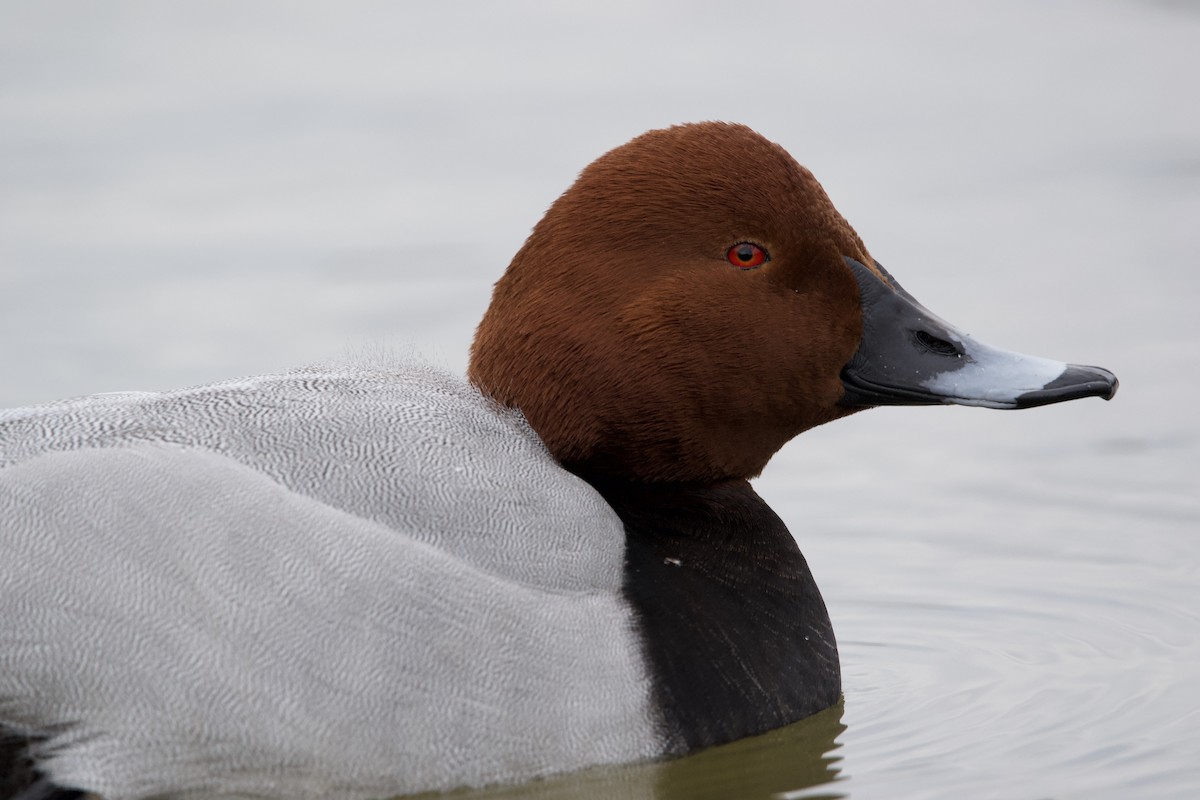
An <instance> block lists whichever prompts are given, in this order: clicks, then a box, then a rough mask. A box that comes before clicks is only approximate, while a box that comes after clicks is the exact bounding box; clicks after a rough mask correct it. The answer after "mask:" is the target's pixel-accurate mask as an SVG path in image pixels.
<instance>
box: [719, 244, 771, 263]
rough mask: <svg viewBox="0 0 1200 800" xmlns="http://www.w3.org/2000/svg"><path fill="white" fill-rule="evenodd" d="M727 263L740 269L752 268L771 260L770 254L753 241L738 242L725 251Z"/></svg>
mask: <svg viewBox="0 0 1200 800" xmlns="http://www.w3.org/2000/svg"><path fill="white" fill-rule="evenodd" d="M725 258H727V259H729V263H730V264H733V265H734V266H735V267H740V268H741V269H754V268H755V267H757V266H759V265H760V264H765V263H766V262H768V261H770V260H771V256H770V254H769V253H767V251H766V250H764V249H762V248H761V247H759V246H758V245H756V244H755V243H754V242H739V243H737V244H735V245H734V246H733V247H731V248H729V250H728V251H727V252H726V253H725Z"/></svg>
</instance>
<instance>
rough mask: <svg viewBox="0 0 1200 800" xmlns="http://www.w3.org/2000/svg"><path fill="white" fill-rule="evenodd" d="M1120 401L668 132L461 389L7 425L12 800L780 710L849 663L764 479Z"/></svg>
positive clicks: (607, 171)
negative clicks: (816, 444) (1013, 419)
mask: <svg viewBox="0 0 1200 800" xmlns="http://www.w3.org/2000/svg"><path fill="white" fill-rule="evenodd" d="M1116 388H1117V381H1116V378H1115V377H1114V376H1113V375H1112V374H1111V373H1110V372H1107V371H1106V370H1103V369H1099V368H1095V367H1082V366H1075V365H1068V364H1064V363H1062V362H1057V361H1050V360H1046V359H1041V358H1033V357H1029V356H1023V355H1019V354H1015V353H1010V352H1005V351H1001V350H997V349H993V348H990V347H988V346H986V345H983V344H981V343H979V342H977V341H976V340H974V339H972V338H971V337H969V336H967V335H965V334H963V333H961V332H959V331H958V330H957V329H956V328H954V327H953V326H951V325H949V324H948V323H946V322H944V321H942V320H941V319H939V318H938V317H936V316H934V315H933V314H931V313H929V312H928V311H926V310H925V309H924V308H923V307H922V306H921V305H920V304H919V303H918V302H917V301H916V300H915V299H913V297H911V296H910V295H909V294H908V293H907V292H905V291H904V290H903V289H902V288H901V287H900V285H899V284H898V283H897V282H896V281H895V279H893V278H892V277H891V276H890V275H889V274H888V273H887V272H886V271H885V270H884V269H883V267H882V266H880V264H879V262H877V261H876V260H875V259H874V258H872V257H871V255H870V253H869V252H868V251H867V249H866V247H865V246H864V245H863V242H862V240H860V239H859V237H858V235H857V234H856V233H855V232H854V230H853V229H851V227H850V226H849V225H848V224H847V223H846V221H845V220H844V219H842V217H841V216H840V215H839V214H838V212H837V211H836V210H835V209H834V207H833V205H832V204H831V203H830V201H829V199H828V198H827V197H826V195H825V193H824V191H823V190H822V188H821V186H820V184H818V183H817V181H816V179H815V178H814V177H813V176H812V174H811V173H809V172H808V170H806V169H804V168H803V167H801V166H800V165H799V164H797V163H796V162H795V161H794V160H793V159H792V158H791V156H789V155H788V153H787V152H785V151H784V149H783V148H782V147H780V146H778V145H776V144H773V143H771V142H770V141H768V140H766V139H764V138H763V137H762V136H760V135H758V134H756V133H755V132H753V131H751V130H750V129H748V128H746V127H743V126H740V125H733V124H723V123H702V124H693V125H681V126H678V127H673V128H669V129H666V130H658V131H651V132H649V133H646V134H644V135H642V136H639V137H637V138H636V139H634V140H633V141H631V142H629V143H628V144H625V145H623V146H621V147H618V148H617V149H615V150H613V151H611V152H609V153H607V154H606V155H604V156H602V157H601V158H599V159H598V160H597V161H595V162H594V163H593V164H591V165H590V166H589V167H587V168H586V169H585V170H584V171H583V172H582V174H581V175H580V176H579V178H578V180H577V181H576V182H575V183H574V185H573V186H571V187H570V188H569V189H568V190H567V191H566V193H564V194H563V195H562V197H560V198H559V199H558V200H557V201H556V202H555V203H554V204H553V205H552V206H551V208H550V210H549V211H548V212H547V213H546V215H545V217H544V218H543V219H542V220H541V221H540V222H539V223H538V224H537V226H536V228H535V229H534V230H533V233H532V234H531V235H530V237H529V239H528V240H527V241H526V242H525V244H524V246H523V247H522V248H521V250H520V251H519V252H518V253H517V255H516V257H515V258H514V259H513V261H512V263H511V265H510V266H509V268H508V270H507V272H506V273H505V274H504V275H503V277H502V278H501V279H500V281H499V282H498V283H497V284H496V287H495V292H494V295H493V298H492V303H491V307H490V308H489V309H488V311H487V314H486V315H485V316H484V318H483V321H482V322H481V324H480V325H479V329H478V331H477V334H476V337H475V342H474V345H473V347H472V350H471V362H470V369H469V372H468V375H467V380H463V379H462V378H459V377H455V376H451V375H446V374H442V373H440V372H438V371H436V370H433V369H431V368H428V367H425V366H420V365H414V364H411V363H348V364H343V365H339V366H330V367H321V368H309V369H301V370H297V371H294V372H288V373H285V374H279V375H271V376H267V377H258V378H251V379H245V380H238V381H232V382H229V383H221V384H216V385H212V386H203V387H200V388H193V389H186V390H183V391H177V392H169V393H163V394H152V393H129V394H121V395H99V396H95V397H88V398H83V399H74V400H66V401H62V402H58V403H52V404H49V405H44V406H39V407H35V408H26V409H18V410H14V411H8V412H0V552H2V555H0V586H2V587H3V588H2V591H0V728H2V729H3V730H4V731H6V732H7V734H8V735H9V739H8V743H7V744H6V745H4V746H2V747H0V760H2V761H3V762H5V763H0V770H3V771H4V772H5V774H7V775H9V780H10V786H9V789H8V791H9V792H12V793H15V792H24V794H21V795H20V796H21V797H22V798H65V797H71V796H76V795H77V793H80V792H85V791H86V792H91V793H96V794H99V795H101V796H103V797H105V798H108V800H135V799H136V798H154V797H196V798H200V797H204V798H218V797H220V798H224V797H245V796H253V797H279V798H291V799H292V800H296V799H297V798H334V797H338V798H376V797H378V798H383V797H389V796H394V795H397V794H404V793H411V792H418V791H428V790H442V789H452V788H455V787H459V786H464V785H480V784H486V783H491V782H499V781H517V780H524V779H528V778H533V777H535V776H540V775H546V774H550V773H555V772H563V771H567V770H573V769H577V768H581V767H585V766H588V765H595V764H604V763H618V762H627V761H633V760H639V759H651V758H659V757H664V756H674V755H680V754H684V753H688V752H691V751H694V750H696V749H698V748H703V747H707V746H710V745H715V744H719V743H722V742H729V741H731V740H735V739H738V738H741V737H745V736H749V735H752V734H757V733H760V732H763V731H766V730H769V729H772V728H775V727H778V726H782V725H786V724H788V723H790V722H793V721H795V720H799V719H801V718H803V717H805V716H807V715H810V714H813V713H814V712H817V711H819V710H821V709H824V708H827V707H829V706H830V705H832V704H834V703H835V702H836V701H837V700H838V697H839V694H840V691H841V678H840V668H839V662H838V653H837V647H836V644H835V642H834V634H833V630H832V628H831V626H830V622H829V616H828V614H827V613H826V609H825V605H824V602H823V601H822V599H821V595H820V592H819V591H818V589H817V586H816V583H815V582H814V580H813V577H812V575H811V573H810V571H809V568H808V566H807V564H806V563H805V560H804V557H803V556H802V555H801V553H800V551H799V549H798V548H797V546H796V543H795V541H794V540H793V538H792V536H791V535H790V534H789V533H788V530H787V528H786V527H785V526H784V524H783V522H782V521H781V520H780V519H779V517H778V516H776V514H775V513H774V512H772V510H771V509H770V508H769V507H768V506H767V505H766V504H765V503H764V502H763V501H762V500H761V499H760V498H759V497H758V495H757V494H755V492H754V490H753V488H751V486H750V483H749V479H751V478H753V477H754V476H756V475H757V474H758V473H759V472H760V471H761V470H762V469H763V467H764V466H765V465H766V464H767V462H768V460H770V458H771V456H772V454H774V453H775V452H776V451H777V450H778V449H779V448H780V447H781V446H782V445H783V444H784V443H785V442H787V441H788V440H790V439H791V438H792V437H794V436H796V435H797V434H799V433H801V432H803V431H805V430H807V429H808V428H811V427H813V426H815V425H820V424H823V423H826V422H829V421H831V420H835V419H838V418H839V417H843V416H846V415H847V414H851V413H854V412H856V411H858V410H861V409H864V408H868V407H871V406H878V405H921V404H937V403H957V404H963V405H978V406H987V407H991V408H1026V407H1029V406H1036V405H1042V404H1046V403H1054V402H1059V401H1063V400H1072V399H1076V398H1081V397H1089V396H1099V397H1103V398H1110V397H1112V396H1113V393H1114V392H1115V391H1116ZM26 746H27V750H26V751H25V753H24V754H22V752H21V749H20V748H23V747H26ZM18 772H20V774H18ZM18 783H20V784H22V786H19V787H18V786H17V784H18ZM0 785H2V784H0Z"/></svg>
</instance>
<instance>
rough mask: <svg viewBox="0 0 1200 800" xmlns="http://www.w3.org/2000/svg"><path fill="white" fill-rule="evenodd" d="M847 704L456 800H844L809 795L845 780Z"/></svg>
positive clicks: (828, 795)
mask: <svg viewBox="0 0 1200 800" xmlns="http://www.w3.org/2000/svg"><path fill="white" fill-rule="evenodd" d="M842 711H843V703H842V701H839V702H838V704H837V705H836V706H834V707H832V708H829V709H826V710H825V711H822V712H821V713H819V714H816V715H814V716H811V717H809V718H808V719H805V720H801V721H800V722H797V723H796V724H794V725H789V726H788V727H786V728H780V729H779V730H775V731H771V732H769V733H765V734H763V735H762V736H754V737H752V738H749V739H743V740H741V741H738V742H733V743H732V744H727V745H722V746H721V747H713V748H711V749H709V750H704V751H702V752H699V753H696V754H695V755H692V756H688V757H686V758H679V759H674V760H671V761H655V762H650V763H646V764H633V765H628V766H617V767H598V768H595V769H589V770H584V771H583V772H578V773H574V774H571V775H566V776H561V777H557V778H550V779H547V780H541V781H533V782H531V783H525V784H521V785H519V786H504V787H499V788H494V789H468V790H464V791H461V792H454V793H451V794H449V795H444V794H436V793H435V794H428V795H421V797H424V798H434V797H438V798H444V797H452V798H455V799H456V800H516V798H521V800H583V799H584V798H592V799H594V798H600V797H603V798H628V799H629V800H635V799H640V798H645V800H650V799H651V798H653V800H726V798H730V797H737V798H739V800H775V799H776V798H789V800H790V799H791V798H797V799H798V798H804V800H839V799H840V798H844V797H846V795H845V794H842V793H840V792H820V793H818V794H810V793H808V792H806V791H804V790H805V789H810V788H812V787H816V786H822V785H824V784H829V783H832V782H834V781H837V780H839V772H840V767H839V762H840V761H841V757H840V756H838V755H835V754H834V751H835V750H837V749H838V748H839V747H841V745H840V744H839V743H838V741H837V738H838V736H840V735H841V733H842V732H843V731H844V730H846V726H845V725H844V724H843V723H842Z"/></svg>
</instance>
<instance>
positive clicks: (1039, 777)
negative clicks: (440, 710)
mask: <svg viewBox="0 0 1200 800" xmlns="http://www.w3.org/2000/svg"><path fill="white" fill-rule="evenodd" d="M423 6H428V7H423V8H421V9H420V10H417V11H411V10H409V9H408V8H406V7H404V6H401V5H400V4H385V3H379V4H364V3H342V4H336V5H333V4H330V5H321V4H301V3H289V4H286V5H284V4H280V5H272V4H268V3H262V2H243V3H239V4H209V3H206V4H198V3H197V4H171V5H170V6H169V7H168V6H165V5H161V4H153V3H145V4H137V3H111V4H105V5H83V6H81V5H78V4H73V5H67V4H56V3H16V2H7V3H5V4H4V5H3V10H2V12H0V13H2V15H3V19H4V24H3V25H0V375H2V376H3V378H2V379H0V406H11V405H20V404H28V403H34V402H39V401H44V400H50V399H53V398H56V397H60V396H67V395H76V394H85V393H92V392H99V391H116V390H122V389H166V388H172V387H177V386H182V385H187V384H194V383H200V382H205V381H210V380H216V379H221V378H226V377H231V376H236V375H239V374H250V373H261V372H266V371H270V370H275V369H279V368H283V367H288V366H292V365H297V364H303V363H309V362H313V361H317V360H321V359H326V358H331V357H336V356H338V355H340V354H342V353H345V352H346V351H347V350H354V349H360V348H378V347H390V348H394V349H398V350H400V351H408V350H414V351H416V352H420V353H423V354H425V355H427V356H429V357H431V358H432V359H433V360H434V361H436V362H439V363H442V364H445V365H448V366H450V367H451V368H454V369H457V370H460V371H461V370H462V369H463V368H464V366H465V363H466V348H467V345H468V343H469V341H470V336H471V333H472V330H473V327H474V323H475V321H476V320H477V319H478V318H479V316H480V314H481V313H482V311H483V309H484V307H485V306H486V303H487V299H488V292H489V290H490V284H491V282H492V281H494V280H495V278H496V277H497V276H498V275H499V274H500V272H501V270H502V269H503V267H504V265H505V264H507V261H508V258H509V257H510V256H511V254H512V253H513V252H514V251H515V250H516V248H517V247H518V246H519V244H520V242H521V240H522V239H523V238H524V236H525V235H526V233H527V232H528V230H529V228H530V227H531V226H532V224H533V223H534V222H535V221H536V220H537V218H538V217H539V216H540V215H541V213H542V211H543V210H544V209H545V207H546V206H547V205H548V204H549V203H550V202H551V201H552V200H553V198H554V197H555V196H556V195H557V193H558V192H560V191H561V190H562V189H563V188H565V187H566V185H567V184H568V183H569V182H570V181H571V179H572V178H573V176H574V174H575V173H576V172H577V171H578V170H579V169H580V168H581V167H582V166H583V165H585V164H586V163H587V162H588V161H590V160H591V159H592V158H594V157H595V156H596V155H598V154H599V153H601V152H603V151H604V150H606V149H608V148H610V147H612V146H614V145H616V144H619V143H621V142H623V141H625V140H626V139H628V138H630V137H631V136H633V135H635V134H637V133H639V132H641V131H642V130H645V129H647V128H651V127H658V126H662V125H665V124H670V123H674V122H680V121H686V120H698V119H734V120H738V121H742V122H746V123H748V124H750V125H752V126H754V127H756V128H757V129H759V130H760V131H762V132H763V133H765V134H766V135H768V136H769V137H771V138H773V139H775V140H776V141H779V142H781V143H783V144H784V145H785V146H786V147H787V148H788V149H789V150H790V151H791V152H792V153H793V154H794V155H796V156H797V158H798V159H800V160H801V161H802V162H803V163H805V164H807V165H808V166H809V167H811V168H812V169H813V170H814V172H815V173H816V174H817V175H818V177H819V178H820V179H821V180H822V181H823V182H824V184H825V186H826V188H827V190H828V191H829V192H830V194H831V196H832V197H833V199H834V201H835V203H837V205H838V206H839V208H840V209H841V211H842V212H843V213H844V214H845V215H846V216H847V218H848V219H849V220H850V221H851V223H852V224H854V225H855V227H856V228H857V230H858V231H859V233H860V234H862V236H863V237H864V239H865V241H866V242H867V245H868V247H870V248H871V251H872V253H873V255H874V256H875V257H876V258H878V259H880V260H881V261H882V262H883V263H884V264H885V265H886V266H887V267H888V268H889V269H890V270H891V271H892V272H893V274H895V275H896V276H897V277H898V278H899V279H900V280H901V281H902V282H903V283H904V285H905V286H906V288H908V289H909V290H910V291H911V292H912V293H913V294H915V295H916V296H917V297H918V298H919V299H921V300H922V301H923V302H924V303H925V304H926V305H927V306H929V307H930V308H931V309H933V310H934V311H936V312H938V313H939V314H941V315H942V316H944V317H946V318H947V319H949V320H951V321H953V322H956V323H958V324H960V325H962V326H963V327H964V328H966V329H967V330H969V331H971V332H972V333H974V334H976V335H978V336H979V337H980V338H982V339H984V340H985V341H988V342H990V343H992V344H996V345H1000V346H1005V347H1011V348H1014V349H1018V350H1023V351H1026V352H1034V353H1037V354H1040V355H1045V356H1049V357H1053V358H1062V359H1066V360H1074V361H1080V362H1084V363H1097V364H1101V365H1103V366H1106V367H1109V368H1111V369H1113V370H1114V371H1115V372H1116V373H1117V375H1118V376H1119V377H1120V378H1121V381H1122V388H1121V392H1120V394H1119V395H1118V397H1117V399H1116V400H1115V401H1114V402H1112V403H1102V402H1100V401H1097V400H1089V401H1082V402H1079V403H1070V404H1066V405H1061V406H1053V407H1048V408H1043V409H1035V410H1031V411H1027V412H1019V413H1001V412H988V411H981V410H977V409H958V408H946V409H942V408H935V409H881V410H876V411H872V412H869V413H864V414H860V415H857V416H855V417H853V418H850V419H848V420H846V421H842V422H838V423H836V424H834V425H831V426H827V427H826V428H822V429H818V430H815V431H812V432H809V433H807V434H805V435H804V436H802V437H800V438H799V439H798V440H797V441H795V442H793V443H792V444H791V445H789V446H788V447H787V448H785V450H784V451H783V452H781V453H780V454H779V455H778V456H777V457H776V459H775V460H774V461H773V462H772V464H771V465H770V466H769V467H768V469H767V471H766V473H765V474H764V475H763V477H762V478H761V479H760V480H759V481H758V482H757V487H758V489H759V491H760V493H762V494H763V495H764V497H766V498H767V500H768V501H769V502H770V503H771V504H772V505H773V506H774V507H775V508H776V510H777V511H779V513H780V514H781V515H782V516H783V517H784V519H785V521H786V522H787V523H788V525H789V527H790V528H791V529H792V531H793V533H794V534H795V535H796V537H797V539H798V540H799V541H800V543H801V546H802V548H803V550H804V552H805V554H806V556H807V557H808V559H809V562H810V564H811V565H812V567H813V570H814V572H815V574H816V576H817V579H818V581H819V582H820V584H821V587H822V590H823V592H824V594H825V598H826V601H827V602H828V604H829V607H830V611H831V614H832V617H833V621H834V625H835V628H836V630H837V633H838V636H839V641H840V645H841V652H842V662H843V668H844V672H845V696H846V699H845V707H844V711H843V710H839V709H835V710H832V711H830V712H827V713H826V714H825V715H822V716H821V717H819V718H818V719H816V720H813V721H810V722H807V723H802V724H800V725H798V726H794V727H793V728H790V729H787V730H785V731H780V732H776V733H775V734H771V735H769V736H767V737H763V738H762V739H757V740H751V741H748V742H744V743H739V744H737V745H734V746H733V747H731V748H728V749H719V750H716V751H713V752H711V753H706V754H702V755H700V756H697V757H695V758H692V759H685V760H682V761H678V762H669V763H667V764H656V765H640V766H634V767H628V768H622V769H607V770H595V771H592V772H588V773H584V774H582V775H578V776H570V777H568V778H563V779H559V780H555V781H547V782H542V783H537V784H534V785H531V786H525V787H518V788H515V789H513V788H510V789H505V790H502V791H500V792H498V793H494V794H495V796H503V797H538V798H542V797H545V798H549V797H611V796H615V797H650V796H658V797H664V798H665V797H739V798H755V797H789V798H791V797H796V798H800V797H803V798H814V797H834V796H836V797H849V798H853V799H854V800H869V799H870V798H883V797H887V798H893V797H922V798H941V797H945V798H962V797H972V798H988V797H996V798H1032V799H1037V798H1050V797H1053V798H1084V797H1086V798H1089V800H1091V799H1092V798H1126V797H1138V798H1141V797H1167V798H1192V797H1195V796H1198V795H1200V766H1198V765H1200V685H1198V683H1200V589H1198V588H1197V587H1198V586H1200V574H1198V572H1200V570H1198V567H1197V564H1198V561H1200V559H1198V555H1200V552H1198V551H1200V541H1198V540H1200V536H1198V534H1200V474H1198V472H1200V422H1197V415H1196V414H1195V413H1194V407H1195V398H1196V396H1197V392H1198V390H1200V377H1198V374H1200V330H1198V327H1200V326H1198V324H1197V322H1196V321H1195V320H1196V311H1195V306H1196V304H1197V301H1198V300H1200V277H1198V275H1200V271H1198V270H1197V269H1196V266H1197V253H1200V224H1198V223H1197V220H1200V106H1197V104H1196V103H1195V102H1194V100H1193V99H1192V98H1193V97H1194V95H1195V86H1196V79H1197V77H1198V76H1200V47H1198V46H1197V45H1198V44H1200V7H1197V6H1196V5H1195V4H1191V3H1185V2H1174V3H1171V2H1157V3H1155V2H1116V1H1115V0H1111V1H1109V0H1100V1H1098V2H1083V1H1082V0H1078V1H1077V2H1069V1H1068V0H1060V1H1059V2H1053V3H1035V2H1032V0H1030V1H1029V2H1011V3H1005V4H999V3H996V4H970V5H967V4H958V3H952V2H949V0H945V1H944V2H922V3H907V4H903V5H901V4H889V3H885V2H861V3H854V4H839V5H838V6H837V7H836V8H835V7H830V6H831V4H803V3H743V4H739V6H738V8H737V10H736V11H735V10H733V9H732V7H727V6H724V5H720V4H694V3H693V4H686V5H685V4H682V3H678V4H675V3H663V4H656V5H654V6H653V7H651V8H645V7H643V6H642V5H641V4H632V3H630V4H622V3H609V4H605V5H604V6H603V8H601V7H599V4H596V7H593V8H582V7H579V8H576V7H571V8H552V7H545V6H542V5H539V4H534V3H526V4H504V5H503V6H501V4H494V5H489V4H478V5H467V4H450V3H446V4H423ZM843 726H844V729H843Z"/></svg>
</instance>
